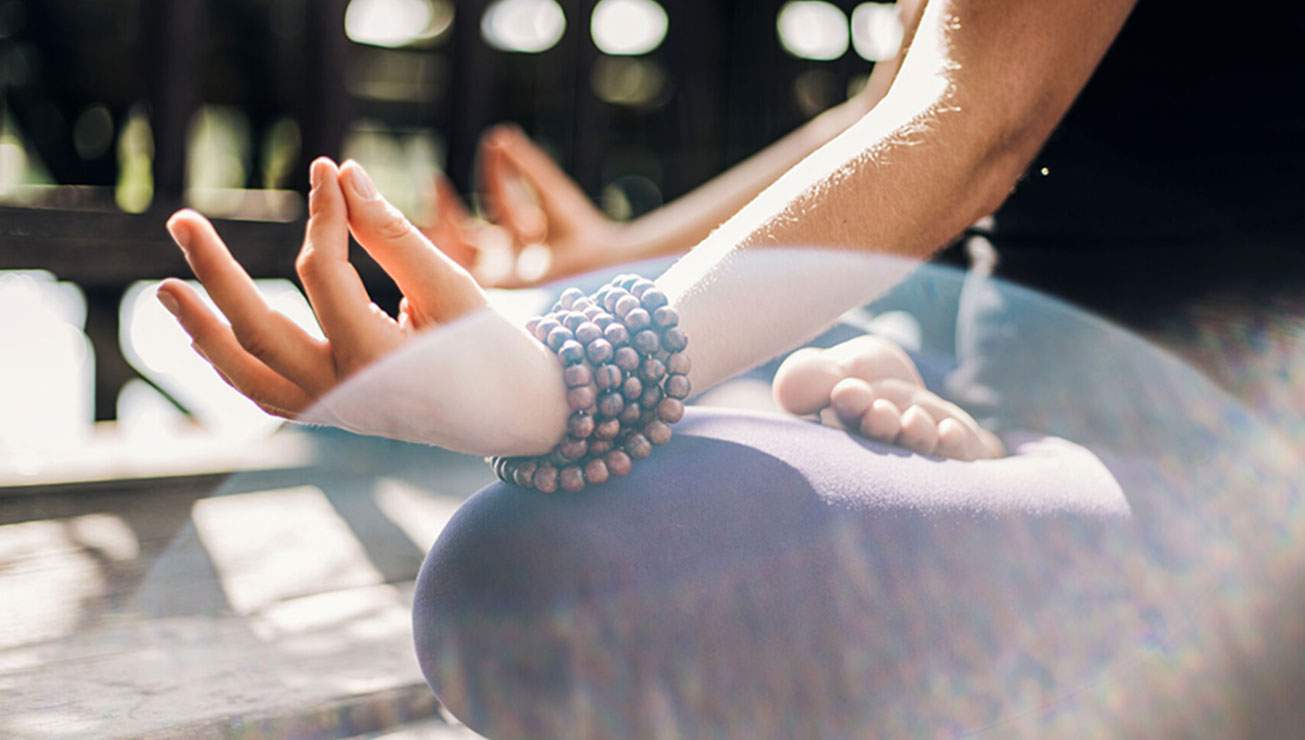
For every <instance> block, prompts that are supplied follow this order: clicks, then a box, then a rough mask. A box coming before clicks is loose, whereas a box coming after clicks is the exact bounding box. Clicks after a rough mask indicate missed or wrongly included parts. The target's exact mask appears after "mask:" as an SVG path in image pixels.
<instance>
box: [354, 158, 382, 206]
mask: <svg viewBox="0 0 1305 740" xmlns="http://www.w3.org/2000/svg"><path fill="white" fill-rule="evenodd" d="M349 185H350V187H352V188H353V190H354V192H355V193H357V194H358V196H359V197H360V198H362V199H364V200H371V199H372V198H375V197H376V195H377V193H376V186H375V185H373V184H372V179H371V178H370V177H368V176H367V172H366V171H365V170H364V169H363V168H362V165H360V164H358V163H357V162H354V163H353V166H352V167H350V168H349Z"/></svg>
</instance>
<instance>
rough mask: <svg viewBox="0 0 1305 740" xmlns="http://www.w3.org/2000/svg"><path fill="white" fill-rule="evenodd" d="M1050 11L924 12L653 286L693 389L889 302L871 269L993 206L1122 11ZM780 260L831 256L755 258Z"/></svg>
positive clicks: (880, 274)
mask: <svg viewBox="0 0 1305 740" xmlns="http://www.w3.org/2000/svg"><path fill="white" fill-rule="evenodd" d="M993 5H998V6H1000V7H991V6H993ZM1051 5H1052V6H1054V7H1044V6H1043V5H1042V4H1040V3H1038V2H1036V0H1030V1H1028V2H1025V1H1024V0H1015V1H1014V2H1010V3H1006V4H1004V5H1003V4H993V3H985V2H982V1H981V0H975V1H974V2H969V1H966V0H953V1H951V2H943V0H935V1H934V2H931V3H930V4H929V6H928V7H926V9H925V11H924V17H923V20H922V21H921V29H920V32H919V33H917V34H916V38H915V40H914V42H913V44H912V46H911V49H910V50H909V51H908V53H907V56H906V59H905V60H904V62H903V68H902V70H901V72H900V73H899V75H898V78H897V80H896V81H895V83H894V85H893V87H892V89H891V91H890V92H889V94H888V95H887V96H886V97H885V99H884V100H883V101H881V102H880V104H879V105H877V106H876V107H875V108H874V109H873V110H872V111H870V112H869V113H868V114H867V115H865V116H864V117H862V118H861V119H860V120H859V121H857V122H856V123H855V124H854V125H852V126H851V127H850V128H848V129H847V130H846V131H844V132H843V133H842V134H840V135H839V136H837V137H835V138H834V139H833V140H831V141H830V142H829V143H827V144H826V145H825V146H823V147H821V148H820V149H819V150H817V151H816V152H815V153H813V154H812V155H811V156H809V157H807V158H806V159H804V160H803V161H802V162H801V163H800V164H798V165H797V166H796V167H794V168H793V169H792V170H790V171H789V172H788V173H787V174H785V175H784V176H783V177H782V178H780V179H779V180H778V181H777V182H775V183H774V184H773V185H771V186H770V187H769V188H767V189H766V190H765V191H764V192H763V193H762V194H761V195H760V196H759V197H758V198H757V199H755V200H754V201H752V202H751V203H750V204H748V205H747V206H746V207H745V208H744V209H743V210H742V211H740V212H739V213H738V214H737V215H736V216H735V217H734V218H732V219H730V220H729V221H728V222H727V223H726V224H725V225H724V226H723V227H722V228H721V229H720V230H718V231H717V232H715V233H714V234H712V235H711V236H710V237H709V238H708V239H706V240H705V241H704V242H703V243H702V244H700V245H699V246H698V247H696V248H695V249H694V251H693V252H692V253H690V254H689V255H688V256H686V257H685V259H683V260H681V261H680V262H679V263H677V264H676V265H675V266H674V267H673V268H672V269H671V270H670V271H668V272H667V273H666V274H665V275H664V276H662V278H661V279H660V280H659V283H660V284H661V285H662V287H663V289H664V290H666V291H667V293H668V295H670V296H671V298H672V300H673V301H675V302H676V303H677V305H679V306H681V317H682V323H683V324H684V326H685V329H686V331H687V332H688V333H689V335H690V336H692V337H694V338H695V344H696V347H697V349H696V351H695V352H694V362H695V367H694V375H693V381H694V386H695V387H696V388H699V389H701V388H705V387H707V386H709V385H711V384H713V383H715V382H718V381H719V380H722V379H724V378H726V377H729V376H731V375H733V374H734V373H736V372H738V371H740V370H742V369H745V368H747V367H749V366H751V365H753V364H755V363H757V362H759V361H762V360H764V359H766V358H768V357H770V356H773V355H774V354H777V353H778V352H781V351H783V350H785V349H788V348H791V347H792V346H795V345H796V344H798V343H800V342H802V341H804V340H805V339H807V338H809V337H810V336H812V335H814V334H815V333H817V332H818V331H819V330H820V329H821V328H823V327H824V326H827V325H828V324H829V323H830V322H832V321H833V320H835V319H836V318H837V317H838V316H839V315H840V314H841V313H842V312H844V311H846V310H847V309H848V308H850V307H852V306H855V305H859V304H861V303H864V302H866V301H867V300H869V299H871V298H873V297H874V296H875V295H876V294H877V293H878V292H882V291H883V290H885V289H886V288H888V287H889V286H891V285H892V283H893V282H895V280H896V279H897V278H898V277H900V276H901V274H903V273H904V272H905V270H906V269H907V265H905V264H897V265H895V266H893V267H888V266H887V265H886V263H885V260H883V259H882V256H884V255H892V256H896V257H899V258H901V259H903V260H910V259H918V258H921V257H925V256H927V255H929V254H931V253H932V252H933V251H934V250H936V249H937V248H939V247H941V246H943V245H944V244H946V243H947V242H948V241H949V240H950V239H951V238H953V237H954V236H955V235H956V234H958V233H960V232H961V231H962V230H963V229H964V228H965V227H966V226H967V225H968V224H970V223H972V222H973V221H974V220H975V219H976V218H978V217H980V216H983V215H985V214H987V213H989V212H991V211H992V210H993V209H995V208H996V206H997V205H999V204H1000V202H1001V200H1002V199H1003V198H1004V197H1005V195H1006V194H1007V193H1008V192H1009V191H1010V189H1011V188H1012V187H1013V185H1014V183H1015V181H1016V179H1017V178H1018V177H1019V175H1020V173H1021V172H1022V170H1023V168H1024V167H1025V166H1026V164H1027V162H1028V160H1029V159H1031V158H1032V156H1033V154H1034V153H1035V152H1036V151H1037V148H1038V147H1039V146H1040V145H1041V143H1042V141H1043V140H1044V139H1045V137H1046V136H1047V135H1048V134H1049V132H1050V131H1051V129H1052V128H1053V127H1054V125H1055V123H1056V122H1057V121H1058V120H1059V118H1060V116H1061V115H1063V113H1064V111H1065V110H1066V109H1067V108H1068V106H1069V104H1070V102H1071V101H1072V100H1073V98H1074V96H1075V95H1076V94H1077V91H1078V90H1079V88H1080V87H1081V86H1082V84H1083V82H1084V81H1086V79H1087V76H1088V75H1089V74H1090V73H1091V70H1092V69H1093V68H1094V67H1095V65H1096V62H1097V61H1098V60H1099V58H1100V55H1101V54H1102V53H1103V52H1104V50H1105V48H1106V46H1108V44H1109V42H1110V40H1111V39H1112V38H1113V37H1114V35H1115V33H1117V31H1118V28H1119V26H1120V25H1121V24H1122V22H1123V19H1124V17H1126V15H1127V11H1128V9H1129V7H1131V2H1128V1H1127V0H1124V1H1122V2H1107V3H1078V4H1072V5H1068V6H1065V5H1058V4H1051ZM783 245H789V246H798V247H804V248H808V247H826V248H829V249H832V250H841V252H839V253H835V254H832V255H831V254H827V253H823V252H821V251H820V250H810V251H811V254H810V255H809V256H803V257H801V261H800V263H794V262H793V260H794V259H796V258H795V257H794V256H793V255H791V254H790V255H788V256H786V257H785V258H784V259H785V262H784V263H783V264H778V263H776V261H775V259H773V258H771V257H768V256H766V254H765V252H768V251H770V250H767V249H763V248H764V247H773V246H783ZM872 255H879V256H880V257H881V258H880V259H872V258H870V256H872ZM768 271H770V272H773V273H775V274H768Z"/></svg>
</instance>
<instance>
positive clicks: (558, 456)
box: [548, 445, 571, 470]
mask: <svg viewBox="0 0 1305 740" xmlns="http://www.w3.org/2000/svg"><path fill="white" fill-rule="evenodd" d="M548 462H549V463H550V464H551V465H552V466H553V467H555V468H557V469H558V470H561V469H562V468H565V467H566V466H567V464H568V463H570V462H571V460H570V459H569V458H567V456H566V455H563V454H562V447H561V445H558V446H557V447H554V448H553V451H552V452H550V453H548Z"/></svg>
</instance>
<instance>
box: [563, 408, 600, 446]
mask: <svg viewBox="0 0 1305 740" xmlns="http://www.w3.org/2000/svg"><path fill="white" fill-rule="evenodd" d="M595 426H597V423H596V422H595V421H594V417H593V416H592V415H590V414H589V413H588V412H586V411H577V412H575V413H574V414H571V418H569V419H567V420H566V433H567V434H569V435H571V436H572V437H575V438H576V439H584V438H586V437H588V436H589V435H591V434H593V433H594V427H595Z"/></svg>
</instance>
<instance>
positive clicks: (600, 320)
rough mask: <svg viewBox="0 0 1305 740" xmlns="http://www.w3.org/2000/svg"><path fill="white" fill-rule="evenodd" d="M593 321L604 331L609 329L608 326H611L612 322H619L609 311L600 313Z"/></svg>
mask: <svg viewBox="0 0 1305 740" xmlns="http://www.w3.org/2000/svg"><path fill="white" fill-rule="evenodd" d="M593 322H594V325H595V326H597V327H598V328H599V329H602V330H603V331H604V332H606V331H607V327H609V326H611V325H612V324H616V323H619V322H617V320H616V317H614V316H612V315H611V314H609V313H600V314H598V315H597V316H595V317H594V318H593Z"/></svg>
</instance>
